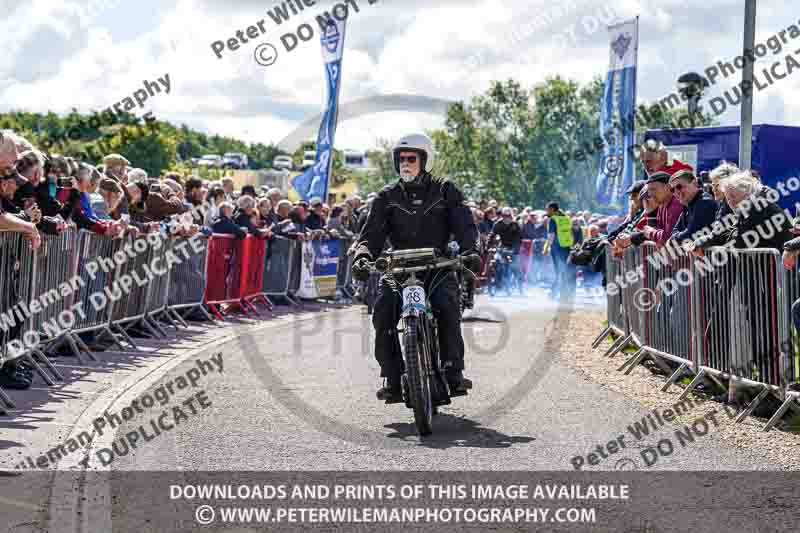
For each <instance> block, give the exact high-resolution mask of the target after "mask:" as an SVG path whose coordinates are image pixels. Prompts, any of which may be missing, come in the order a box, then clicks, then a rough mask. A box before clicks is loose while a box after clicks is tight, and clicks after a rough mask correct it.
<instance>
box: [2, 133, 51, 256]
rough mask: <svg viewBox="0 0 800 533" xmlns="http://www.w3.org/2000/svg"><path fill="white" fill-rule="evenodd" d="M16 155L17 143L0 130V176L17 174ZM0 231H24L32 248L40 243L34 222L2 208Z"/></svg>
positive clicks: (17, 154)
mask: <svg viewBox="0 0 800 533" xmlns="http://www.w3.org/2000/svg"><path fill="white" fill-rule="evenodd" d="M18 156H19V153H18V151H17V145H16V144H15V143H14V140H13V139H12V138H11V136H10V135H9V133H8V130H3V131H0V177H3V176H6V175H10V176H11V175H18V174H17V169H16V168H15V164H16V162H17V159H18ZM0 231H12V232H18V233H24V234H25V237H26V238H27V239H28V240H30V241H31V246H32V247H33V248H34V249H36V248H38V247H39V244H41V237H40V236H39V231H38V230H37V229H36V225H35V224H32V223H30V222H26V221H24V220H21V219H20V218H18V217H15V216H13V215H10V214H8V213H6V212H4V211H3V210H2V208H0Z"/></svg>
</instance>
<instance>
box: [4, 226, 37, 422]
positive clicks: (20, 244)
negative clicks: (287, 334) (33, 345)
mask: <svg viewBox="0 0 800 533" xmlns="http://www.w3.org/2000/svg"><path fill="white" fill-rule="evenodd" d="M24 247H25V243H24V239H23V237H22V235H21V234H19V233H0V324H1V325H2V326H0V329H2V332H0V335H1V336H2V341H3V346H2V352H0V366H2V365H3V364H6V363H7V362H11V361H13V360H15V359H18V358H21V357H22V354H21V353H17V352H16V350H15V353H14V354H11V353H9V349H8V347H9V342H10V341H12V340H19V339H20V338H21V335H22V333H23V332H24V320H22V319H20V318H19V317H18V316H17V313H16V312H15V309H17V308H18V307H17V304H18V303H19V302H20V301H26V302H27V301H28V300H29V299H30V293H28V292H25V289H26V288H27V289H29V288H30V284H29V283H28V284H27V287H26V284H25V283H21V279H20V278H21V277H22V276H21V273H20V267H21V260H20V256H21V255H22V253H23V249H24ZM4 406H5V407H8V408H10V409H13V408H14V407H15V405H14V402H13V401H12V400H11V398H10V397H9V396H8V395H7V394H6V393H5V392H3V390H2V389H0V413H5V408H4Z"/></svg>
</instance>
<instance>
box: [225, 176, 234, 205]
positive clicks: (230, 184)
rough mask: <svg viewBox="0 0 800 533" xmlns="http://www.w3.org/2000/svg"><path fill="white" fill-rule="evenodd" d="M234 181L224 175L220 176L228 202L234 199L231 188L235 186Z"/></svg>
mask: <svg viewBox="0 0 800 533" xmlns="http://www.w3.org/2000/svg"><path fill="white" fill-rule="evenodd" d="M235 185H236V184H235V183H234V181H233V178H231V177H229V176H226V177H224V178H222V190H223V191H225V199H226V200H227V201H229V202H232V201H233V200H234V198H233V189H234V187H235Z"/></svg>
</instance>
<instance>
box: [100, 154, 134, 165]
mask: <svg viewBox="0 0 800 533" xmlns="http://www.w3.org/2000/svg"><path fill="white" fill-rule="evenodd" d="M103 163H105V164H106V165H121V164H125V165H127V166H130V164H131V162H130V161H128V160H127V159H125V158H124V157H123V156H121V155H119V154H108V155H107V156H105V157H104V158H103Z"/></svg>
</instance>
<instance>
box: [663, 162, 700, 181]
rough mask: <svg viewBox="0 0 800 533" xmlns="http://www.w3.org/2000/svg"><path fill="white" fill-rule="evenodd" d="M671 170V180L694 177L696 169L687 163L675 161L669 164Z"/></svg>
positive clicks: (691, 178)
mask: <svg viewBox="0 0 800 533" xmlns="http://www.w3.org/2000/svg"><path fill="white" fill-rule="evenodd" d="M669 168H670V170H671V172H670V174H671V176H670V181H672V180H675V179H680V178H684V179H689V180H693V179H694V169H693V168H692V166H691V165H687V164H686V163H681V162H680V161H674V162H673V163H672V165H670V166H669Z"/></svg>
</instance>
